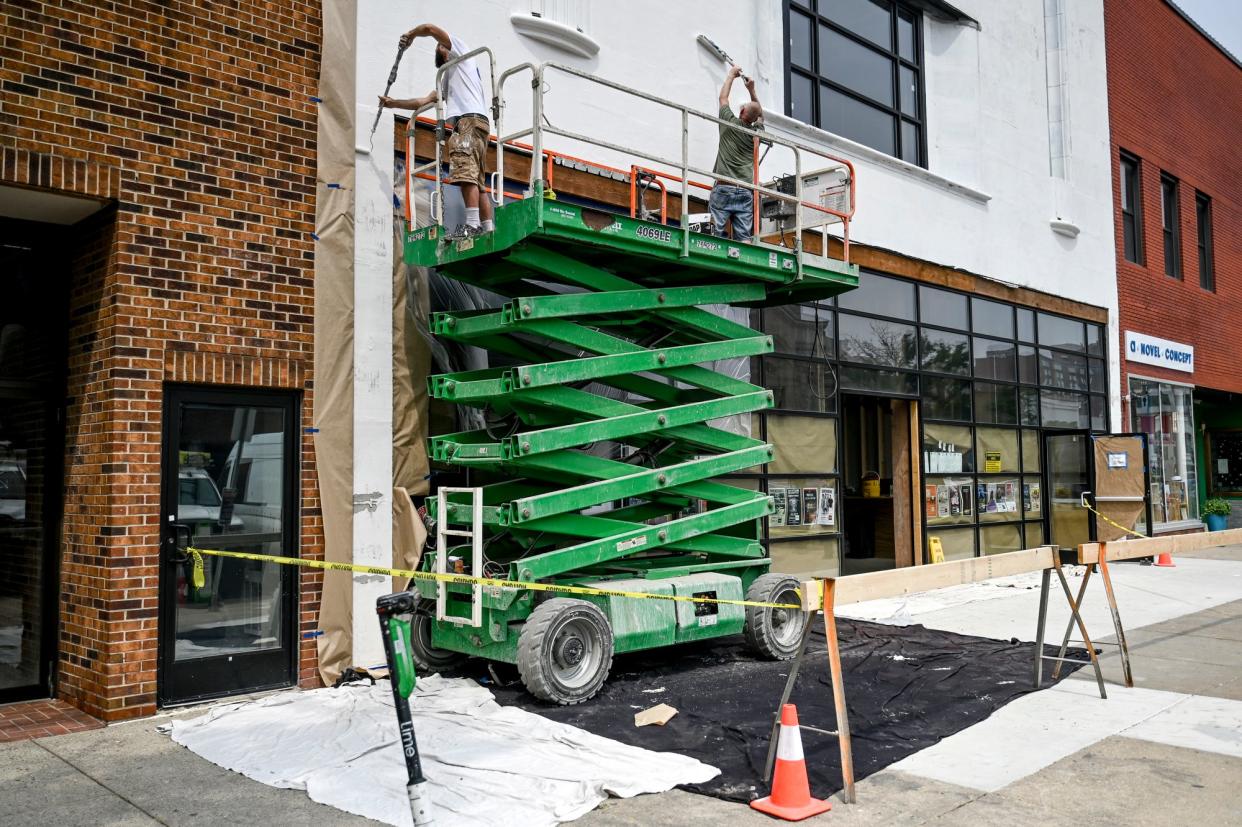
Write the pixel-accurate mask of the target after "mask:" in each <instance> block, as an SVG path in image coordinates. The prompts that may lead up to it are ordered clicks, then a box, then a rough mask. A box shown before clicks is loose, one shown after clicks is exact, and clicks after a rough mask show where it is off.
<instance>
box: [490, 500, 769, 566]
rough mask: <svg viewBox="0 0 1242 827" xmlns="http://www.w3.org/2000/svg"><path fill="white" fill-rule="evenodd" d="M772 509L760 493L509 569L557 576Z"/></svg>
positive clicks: (551, 553)
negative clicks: (747, 499) (746, 499)
mask: <svg viewBox="0 0 1242 827" xmlns="http://www.w3.org/2000/svg"><path fill="white" fill-rule="evenodd" d="M771 511H772V500H771V498H769V497H766V496H763V495H759V496H756V497H755V498H754V499H752V500H750V501H748V502H744V503H738V504H736V505H726V506H722V507H720V508H715V509H712V510H711V511H705V512H703V513H701V514H692V515H690V516H688V517H682V518H680V519H676V520H669V521H668V522H666V523H661V524H659V525H654V526H647V525H645V526H642V527H641V528H638V529H635V530H633V531H627V532H625V533H623V534H616V535H613V536H611V537H606V538H603V539H600V540H592V541H588V542H585V543H579V544H578V545H574V546H570V547H569V548H563V549H558V550H556V551H549V552H545V553H544V554H538V555H535V556H533V557H526V558H523V559H521V560H518V561H515V562H513V563H511V564H510V572H511V576H512V577H514V578H515V579H519V580H532V579H534V580H538V579H540V578H544V577H554V576H556V575H561V574H566V573H568V572H572V571H575V570H577V569H581V568H585V567H588V566H593V565H598V564H599V563H604V562H607V561H609V560H617V559H619V558H622V557H625V556H627V555H631V554H637V553H639V552H645V551H651V550H654V549H659V548H663V547H665V546H667V545H668V544H669V543H674V542H677V541H679V540H688V539H690V538H693V537H697V536H699V535H702V534H708V533H710V532H713V531H718V530H721V529H725V528H729V527H731V526H734V525H737V524H738V523H741V522H745V521H747V520H757V519H760V518H762V517H765V516H767V515H768V514H770V513H771ZM755 548H756V549H758V552H759V553H758V554H757V556H756V559H762V556H763V552H762V546H759V545H758V544H757V543H756V544H755Z"/></svg>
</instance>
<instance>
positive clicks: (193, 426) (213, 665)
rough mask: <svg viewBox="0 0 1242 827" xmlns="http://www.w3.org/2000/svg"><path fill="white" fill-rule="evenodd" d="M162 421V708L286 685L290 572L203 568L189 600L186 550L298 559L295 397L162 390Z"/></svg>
mask: <svg viewBox="0 0 1242 827" xmlns="http://www.w3.org/2000/svg"><path fill="white" fill-rule="evenodd" d="M165 417H166V418H165V422H166V427H165V435H164V458H163V459H164V471H163V503H164V509H163V512H162V514H163V520H162V523H163V532H162V534H163V536H162V548H163V554H162V555H161V556H162V560H163V565H162V566H161V578H160V606H161V613H160V678H159V695H160V701H161V703H164V704H169V703H181V702H188V701H194V700H200V699H202V698H209V697H215V696H220V695H228V694H233V693H237V692H245V691H253V690H258V689H269V688H275V687H280V686H288V685H291V684H292V683H293V681H294V680H295V676H296V671H295V670H296V660H295V658H296V653H297V641H296V618H297V611H296V607H297V603H296V597H297V595H296V592H297V575H296V571H295V569H294V567H292V566H282V565H278V564H275V563H263V562H258V561H252V560H237V559H228V558H221V557H205V558H204V568H205V583H204V585H203V586H202V587H198V588H196V587H195V586H194V583H193V578H192V576H191V565H190V562H189V560H188V559H187V557H186V555H185V553H184V549H185V547H186V545H187V544H191V545H194V546H196V547H198V548H207V549H219V550H222V551H243V552H250V553H255V554H268V555H275V556H289V557H296V556H297V537H298V530H297V514H298V512H297V498H298V490H297V481H298V474H297V452H296V449H297V439H296V433H297V432H296V425H297V400H296V397H295V396H294V395H293V394H285V393H279V392H238V391H230V390H227V389H220V388H210V389H207V388H201V389H199V388H169V389H168V392H167V402H166V408H165Z"/></svg>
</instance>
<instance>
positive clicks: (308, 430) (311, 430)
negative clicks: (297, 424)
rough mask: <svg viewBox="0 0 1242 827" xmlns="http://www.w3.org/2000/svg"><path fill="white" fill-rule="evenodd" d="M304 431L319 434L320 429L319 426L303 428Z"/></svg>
mask: <svg viewBox="0 0 1242 827" xmlns="http://www.w3.org/2000/svg"><path fill="white" fill-rule="evenodd" d="M302 431H303V433H307V434H317V433H319V429H318V428H303V429H302Z"/></svg>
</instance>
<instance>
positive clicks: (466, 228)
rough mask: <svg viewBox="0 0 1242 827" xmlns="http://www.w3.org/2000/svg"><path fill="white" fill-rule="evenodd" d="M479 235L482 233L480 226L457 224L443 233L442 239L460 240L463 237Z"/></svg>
mask: <svg viewBox="0 0 1242 827" xmlns="http://www.w3.org/2000/svg"><path fill="white" fill-rule="evenodd" d="M481 235H483V228H482V227H472V226H470V225H469V224H458V225H457V228H456V229H455V230H453V231H452V232H450V233H445V234H444V240H445V241H461V240H462V239H463V238H477V237H478V236H481Z"/></svg>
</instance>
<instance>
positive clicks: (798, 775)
mask: <svg viewBox="0 0 1242 827" xmlns="http://www.w3.org/2000/svg"><path fill="white" fill-rule="evenodd" d="M750 806H752V807H754V808H755V809H756V810H758V811H759V812H761V813H767V814H768V815H770V816H776V817H777V818H783V819H785V820H786V821H801V820H802V819H804V818H810V817H811V816H813V815H819V814H820V813H824V812H827V811H828V810H831V809H832V805H831V804H829V803H828V802H827V801H821V800H820V799H818V798H811V785H810V784H809V783H808V782H807V778H806V759H805V758H803V757H802V733H801V732H800V731H799V730H798V710H797V708H796V707H795V706H794V705H793V704H785V705H784V706H783V707H781V732H780V737H779V738H778V739H777V742H776V773H775V774H774V775H773V777H772V794H771V795H770V796H768V797H767V798H760V799H756V800H755V801H752V802H750Z"/></svg>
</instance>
